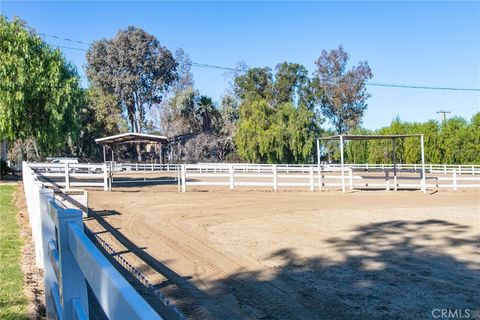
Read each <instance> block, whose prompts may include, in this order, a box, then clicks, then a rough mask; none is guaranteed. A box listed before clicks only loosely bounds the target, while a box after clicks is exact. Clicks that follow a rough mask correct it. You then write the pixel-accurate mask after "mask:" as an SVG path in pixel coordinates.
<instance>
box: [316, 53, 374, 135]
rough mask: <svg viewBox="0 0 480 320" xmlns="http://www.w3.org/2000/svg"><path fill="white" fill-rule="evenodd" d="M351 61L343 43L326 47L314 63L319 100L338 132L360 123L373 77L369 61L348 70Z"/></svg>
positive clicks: (340, 132)
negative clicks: (367, 86) (367, 85)
mask: <svg viewBox="0 0 480 320" xmlns="http://www.w3.org/2000/svg"><path fill="white" fill-rule="evenodd" d="M348 60H349V55H348V53H347V52H346V51H345V50H344V49H343V47H342V46H340V47H338V49H335V50H331V51H330V52H327V51H325V50H323V51H322V53H321V55H320V57H319V58H318V59H317V61H316V62H315V64H316V66H317V70H316V72H315V77H314V79H313V83H314V87H315V88H316V89H317V90H316V91H317V94H318V96H317V99H318V101H319V103H320V105H321V109H322V112H323V114H324V115H325V117H326V118H328V119H329V120H330V122H331V123H332V124H333V126H334V127H335V130H336V132H337V133H339V134H342V133H346V132H348V130H350V129H352V128H355V127H356V126H358V125H359V124H360V122H361V119H362V116H363V113H364V112H365V110H366V108H367V100H368V98H369V97H370V94H368V92H367V90H366V81H367V80H369V79H371V78H372V76H373V75H372V71H371V70H370V67H369V66H368V63H367V62H366V61H364V62H360V63H359V64H358V65H356V66H353V67H352V68H351V69H350V70H347V64H348Z"/></svg>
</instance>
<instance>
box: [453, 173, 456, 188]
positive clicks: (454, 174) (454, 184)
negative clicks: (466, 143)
mask: <svg viewBox="0 0 480 320" xmlns="http://www.w3.org/2000/svg"><path fill="white" fill-rule="evenodd" d="M453 191H457V170H455V169H453Z"/></svg>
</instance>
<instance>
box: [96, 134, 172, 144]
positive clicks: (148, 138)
mask: <svg viewBox="0 0 480 320" xmlns="http://www.w3.org/2000/svg"><path fill="white" fill-rule="evenodd" d="M95 142H96V143H99V144H106V145H113V144H122V143H167V142H168V138H167V137H165V136H158V135H154V134H146V133H135V132H127V133H122V134H117V135H114V136H109V137H104V138H98V139H95Z"/></svg>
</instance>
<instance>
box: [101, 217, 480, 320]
mask: <svg viewBox="0 0 480 320" xmlns="http://www.w3.org/2000/svg"><path fill="white" fill-rule="evenodd" d="M94 219H96V220H97V221H98V222H99V223H100V224H101V225H102V226H103V227H104V228H105V229H107V230H108V231H109V232H110V233H111V234H112V235H113V236H114V237H115V238H116V239H117V240H118V241H119V242H120V243H121V244H122V245H124V246H125V247H126V248H128V250H129V251H131V252H133V253H134V254H135V255H137V256H138V257H140V258H141V259H142V260H143V261H145V262H146V263H147V264H148V266H149V267H150V268H153V269H154V270H156V271H157V272H159V273H161V274H162V275H164V276H165V277H166V279H167V280H166V281H164V282H162V283H158V284H157V287H158V288H161V289H162V292H164V293H165V294H166V295H167V296H170V297H173V298H175V300H176V301H180V304H179V305H178V307H179V309H180V310H181V311H182V312H184V313H185V314H186V315H187V316H188V317H189V318H192V319H251V318H260V319H429V318H433V316H432V311H433V310H434V309H450V310H452V311H455V310H457V311H456V312H463V314H464V315H465V312H469V314H470V315H471V317H472V318H475V317H480V301H479V300H478V297H479V296H480V273H479V272H480V262H479V261H478V260H477V261H471V260H473V259H471V260H468V261H463V260H459V259H457V258H456V257H454V256H453V255H449V254H447V253H446V252H447V251H448V250H445V248H448V249H449V250H450V249H452V250H453V249H458V250H461V251H462V252H463V254H467V255H468V256H469V257H472V256H474V254H475V252H476V250H478V244H479V243H480V237H478V236H472V230H471V228H472V226H466V225H461V224H455V223H451V222H447V221H444V220H438V219H429V220H423V221H407V220H397V221H389V222H382V223H371V224H366V225H362V226H360V227H358V228H356V229H354V230H351V231H352V232H353V234H354V235H353V236H351V237H350V238H335V237H334V238H330V239H328V240H327V243H329V244H330V249H329V250H332V251H333V253H334V255H335V256H338V259H335V260H331V259H329V258H327V257H326V255H323V254H322V252H318V253H317V254H316V255H315V256H314V257H308V258H305V257H302V256H301V255H299V254H298V253H297V252H296V250H295V249H293V248H288V247H287V248H284V249H282V250H277V251H275V252H271V253H270V255H269V256H268V257H267V258H266V259H267V260H270V259H272V260H275V261H276V263H277V267H274V268H267V267H265V268H264V270H259V271H257V272H239V273H236V274H230V275H229V276H227V277H226V278H224V279H221V280H218V281H213V282H211V283H210V287H211V289H210V290H207V291H205V290H201V289H199V288H198V287H196V286H195V284H194V283H193V282H192V281H190V276H189V275H185V276H182V275H179V274H177V273H176V272H175V271H174V270H172V269H170V268H169V267H168V266H167V263H168V262H165V261H163V262H162V261H159V260H158V259H156V258H155V257H153V256H151V255H150V254H149V253H148V252H146V251H145V250H143V249H144V248H141V247H139V246H137V245H136V244H134V243H133V242H131V241H130V240H129V239H128V238H127V237H126V236H125V235H124V234H123V233H122V232H121V231H119V230H118V229H116V228H114V227H113V226H112V225H111V224H110V223H109V222H108V221H107V220H105V219H104V217H102V216H101V215H98V214H94ZM331 254H332V252H330V255H329V256H331ZM227 295H228V296H230V297H231V296H233V297H234V298H235V300H236V302H235V303H234V304H235V305H232V303H231V299H229V301H226V300H227V299H225V297H226V296H227ZM466 309H468V311H466ZM457 314H458V313H457Z"/></svg>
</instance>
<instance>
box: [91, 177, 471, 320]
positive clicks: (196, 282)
mask: <svg viewBox="0 0 480 320" xmlns="http://www.w3.org/2000/svg"><path fill="white" fill-rule="evenodd" d="M89 202H90V205H89V207H90V208H92V209H94V210H95V211H96V212H97V213H99V215H97V217H96V218H90V219H87V220H86V225H87V226H88V227H89V228H91V229H92V230H94V231H96V232H98V234H99V236H101V237H103V239H104V240H106V241H107V242H109V243H111V244H112V245H113V246H114V247H115V248H116V249H117V250H118V255H122V256H124V257H125V258H126V259H128V260H129V261H131V262H132V263H133V264H134V265H135V266H136V267H137V268H138V269H139V270H141V271H142V272H144V274H146V275H147V278H148V279H149V281H150V282H153V283H155V284H156V285H157V287H158V288H160V290H161V291H162V292H163V293H164V294H165V295H166V296H167V297H168V298H169V299H170V300H172V301H173V302H174V303H175V304H176V305H177V306H178V307H179V309H180V310H181V311H182V312H183V313H184V314H186V315H187V316H188V317H190V318H216V319H245V318H265V319H374V318H375V319H396V318H403V319H425V318H431V317H432V316H431V312H432V309H436V308H438V309H442V308H451V309H465V308H468V309H470V310H471V311H470V313H471V314H475V315H476V316H477V317H480V314H479V312H480V300H479V298H478V297H480V260H479V242H480V238H479V234H480V194H479V192H478V190H477V191H468V192H448V191H440V192H437V193H435V194H423V193H420V192H416V191H415V192H414V191H402V192H386V191H363V192H353V193H350V194H346V195H343V194H341V193H338V192H318V191H317V192H308V191H291V192H287V191H280V192H268V191H233V192H228V191H224V190H222V189H221V188H220V189H217V190H214V191H209V192H198V191H197V192H195V191H194V192H187V193H177V192H176V187H175V185H170V186H165V185H164V186H145V187H141V188H140V187H135V186H133V185H132V186H130V187H125V188H118V187H116V188H114V191H112V192H103V191H94V190H91V191H90V193H89ZM473 310H476V311H473Z"/></svg>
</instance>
